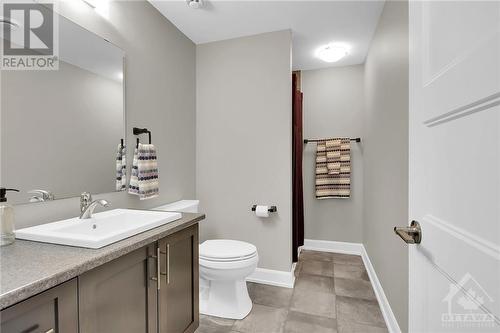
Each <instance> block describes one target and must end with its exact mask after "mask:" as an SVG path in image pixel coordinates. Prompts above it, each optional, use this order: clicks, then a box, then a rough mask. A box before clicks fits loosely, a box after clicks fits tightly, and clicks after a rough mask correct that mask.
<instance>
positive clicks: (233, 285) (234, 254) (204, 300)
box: [156, 200, 259, 319]
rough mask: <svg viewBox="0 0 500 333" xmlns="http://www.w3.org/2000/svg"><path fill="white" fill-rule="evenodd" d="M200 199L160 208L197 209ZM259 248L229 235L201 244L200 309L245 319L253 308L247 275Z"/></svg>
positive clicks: (194, 210) (174, 203) (214, 313)
mask: <svg viewBox="0 0 500 333" xmlns="http://www.w3.org/2000/svg"><path fill="white" fill-rule="evenodd" d="M198 205H199V200H181V201H177V202H173V203H171V204H168V205H164V206H160V207H157V208H156V209H158V210H165V211H174V212H185V213H197V212H198ZM258 261H259V256H258V254H257V248H256V247H255V246H254V245H252V244H250V243H246V242H241V241H236V240H230V239H214V240H207V241H205V242H203V243H202V244H200V247H199V262H200V313H202V314H205V315H210V316H216V317H222V318H230V319H243V318H245V317H246V316H247V315H248V314H249V313H250V311H251V310H252V300H251V299H250V297H249V296H248V290H247V285H246V282H245V279H246V277H248V276H249V275H250V274H252V273H253V272H254V271H255V269H256V268H257V263H258Z"/></svg>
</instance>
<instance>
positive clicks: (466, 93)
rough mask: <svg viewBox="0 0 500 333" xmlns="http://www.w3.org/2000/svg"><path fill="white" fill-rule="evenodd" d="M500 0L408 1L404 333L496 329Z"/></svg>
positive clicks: (499, 306)
mask: <svg viewBox="0 0 500 333" xmlns="http://www.w3.org/2000/svg"><path fill="white" fill-rule="evenodd" d="M499 130H500V1H485V2H479V1H467V2H466V1H427V2H424V1H412V2H410V219H413V220H417V221H418V222H419V223H420V225H421V228H422V242H421V244H414V245H409V249H410V251H409V253H410V254H409V260H410V283H409V286H410V294H409V298H410V314H409V317H410V322H409V328H410V332H448V331H452V332H463V331H465V332H483V331H484V332H489V331H494V332H500V213H499V212H500V193H499V192H500V176H499V174H500V143H499V141H500V133H499Z"/></svg>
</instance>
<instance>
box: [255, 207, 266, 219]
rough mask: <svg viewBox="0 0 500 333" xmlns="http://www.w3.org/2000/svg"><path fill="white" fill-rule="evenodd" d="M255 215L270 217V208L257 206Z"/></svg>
mask: <svg viewBox="0 0 500 333" xmlns="http://www.w3.org/2000/svg"><path fill="white" fill-rule="evenodd" d="M255 215H257V216H258V217H269V206H262V205H257V207H256V208H255Z"/></svg>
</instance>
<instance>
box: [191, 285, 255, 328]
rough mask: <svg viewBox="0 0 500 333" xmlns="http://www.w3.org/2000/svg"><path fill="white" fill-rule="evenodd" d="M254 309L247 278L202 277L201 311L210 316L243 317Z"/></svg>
mask: <svg viewBox="0 0 500 333" xmlns="http://www.w3.org/2000/svg"><path fill="white" fill-rule="evenodd" d="M251 310H252V300H251V299H250V296H248V290H247V284H246V282H245V280H236V281H235V280H212V281H208V280H205V279H200V313H201V314H204V315H209V316H215V317H221V318H229V319H243V318H245V317H246V316H247V315H248V314H249V313H250V311H251Z"/></svg>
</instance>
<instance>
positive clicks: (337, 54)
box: [315, 43, 350, 62]
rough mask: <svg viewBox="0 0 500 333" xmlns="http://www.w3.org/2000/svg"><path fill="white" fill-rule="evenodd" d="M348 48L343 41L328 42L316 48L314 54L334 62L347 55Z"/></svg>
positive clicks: (326, 60)
mask: <svg viewBox="0 0 500 333" xmlns="http://www.w3.org/2000/svg"><path fill="white" fill-rule="evenodd" d="M349 49H350V48H349V46H347V45H346V44H343V43H330V44H327V45H323V46H321V47H319V48H318V49H316V52H315V55H316V57H318V58H319V59H321V60H323V61H325V62H336V61H339V60H340V59H342V58H343V57H345V56H346V55H348V54H349Z"/></svg>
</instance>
